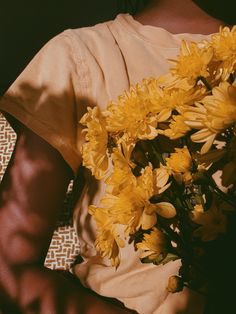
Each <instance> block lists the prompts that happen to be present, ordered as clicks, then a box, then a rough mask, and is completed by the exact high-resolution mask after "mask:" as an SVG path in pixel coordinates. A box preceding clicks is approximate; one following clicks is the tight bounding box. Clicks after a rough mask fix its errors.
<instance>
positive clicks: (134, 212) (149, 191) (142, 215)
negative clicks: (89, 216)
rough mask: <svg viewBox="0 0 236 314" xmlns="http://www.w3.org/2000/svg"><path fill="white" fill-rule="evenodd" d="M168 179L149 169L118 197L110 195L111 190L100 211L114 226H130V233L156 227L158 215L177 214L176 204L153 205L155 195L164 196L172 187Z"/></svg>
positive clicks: (168, 215) (104, 198)
mask: <svg viewBox="0 0 236 314" xmlns="http://www.w3.org/2000/svg"><path fill="white" fill-rule="evenodd" d="M134 178H135V181H134V180H133V179H134ZM167 180H168V178H166V176H165V175H164V174H163V173H162V174H161V173H156V172H153V170H152V169H151V167H146V168H145V169H144V171H143V174H142V175H141V176H139V177H138V178H136V177H133V178H132V180H130V182H129V184H128V185H127V186H126V187H124V188H123V189H122V190H121V191H120V193H117V194H115V195H114V194H112V193H110V191H112V189H109V188H108V191H107V193H106V194H105V196H104V197H103V198H102V199H101V202H100V206H101V207H100V210H101V212H103V211H105V212H106V215H107V217H110V219H111V221H112V222H113V223H114V224H119V225H124V226H126V234H133V233H135V232H136V231H137V230H138V229H139V228H140V227H141V228H142V229H144V230H147V229H150V228H152V227H153V226H154V225H155V224H156V222H157V215H160V216H162V217H165V218H172V217H174V216H175V215H176V210H175V208H174V206H173V205H172V204H170V203H168V202H160V203H157V204H152V203H151V202H150V198H151V197H152V196H153V195H154V194H156V193H158V192H159V193H161V192H163V191H164V189H165V188H168V187H169V185H168V184H166V182H167ZM161 185H162V186H161ZM102 208H103V210H102ZM98 213H99V211H98Z"/></svg>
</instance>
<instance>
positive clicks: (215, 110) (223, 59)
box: [81, 26, 236, 292]
mask: <svg viewBox="0 0 236 314" xmlns="http://www.w3.org/2000/svg"><path fill="white" fill-rule="evenodd" d="M170 62H171V63H172V68H171V69H170V72H169V73H168V74H167V75H165V76H162V77H158V78H150V79H144V80H143V81H142V83H141V84H137V85H135V86H132V87H131V88H130V90H129V91H126V92H124V94H123V95H121V96H120V97H119V98H118V100H117V101H116V102H113V101H112V102H110V103H109V104H108V106H107V109H106V110H105V111H103V112H101V111H100V110H99V108H98V107H94V108H88V111H87V113H86V114H85V115H84V116H83V118H82V119H81V123H82V124H83V125H84V126H85V127H86V128H85V132H86V136H85V143H84V145H83V148H82V155H83V165H84V166H85V167H87V168H88V169H90V170H91V172H92V174H93V175H94V176H95V177H96V178H97V179H98V180H105V183H106V192H105V195H104V196H103V197H102V199H101V201H100V205H99V207H98V206H94V205H91V206H90V207H89V212H90V213H91V215H92V216H93V217H94V219H95V221H96V224H97V239H96V243H95V245H96V248H97V249H98V250H99V252H100V253H101V255H102V256H103V257H106V258H109V259H110V260H111V263H112V265H113V266H115V267H118V266H119V263H120V258H119V252H120V250H122V247H124V246H125V245H133V246H134V249H135V250H139V251H140V260H141V261H142V262H144V263H154V264H156V265H159V264H164V263H168V262H170V261H173V260H176V259H180V260H181V265H182V266H181V267H180V269H179V273H178V275H176V276H172V277H171V278H170V279H169V283H168V284H167V286H168V290H169V291H171V292H176V291H180V290H181V289H183V286H185V285H186V286H189V287H190V288H193V289H199V290H200V289H202V288H203V287H204V286H205V284H206V283H207V280H208V278H207V275H208V274H207V273H208V269H209V267H210V265H211V262H212V260H211V259H210V262H209V258H211V254H213V255H212V256H215V255H214V251H215V250H216V248H217V250H220V248H219V246H218V244H219V242H217V241H218V239H221V240H220V241H221V242H220V243H221V245H222V243H224V241H223V242H222V239H224V240H225V241H226V242H227V235H228V234H230V232H231V231H230V230H231V229H232V228H233V226H235V213H236V211H235V210H236V189H235V187H236V26H234V27H233V28H232V29H229V28H228V27H225V28H221V29H220V31H219V33H216V34H214V35H212V37H211V39H210V40H209V41H202V42H200V43H195V42H191V43H187V42H185V41H183V42H182V46H181V50H180V54H179V55H178V56H177V58H176V60H170Z"/></svg>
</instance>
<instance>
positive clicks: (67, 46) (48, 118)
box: [0, 31, 81, 173]
mask: <svg viewBox="0 0 236 314" xmlns="http://www.w3.org/2000/svg"><path fill="white" fill-rule="evenodd" d="M67 32H68V31H66V32H63V33H61V34H59V35H58V36H56V37H54V38H53V39H51V40H50V41H49V42H48V43H47V44H46V45H45V46H44V47H43V48H42V49H41V50H40V51H39V52H38V53H37V55H36V56H35V57H34V58H33V60H32V61H31V62H30V63H29V65H28V66H27V67H26V68H25V70H24V71H23V72H22V73H21V74H20V76H19V77H18V78H17V79H16V81H15V82H14V83H13V84H12V86H11V87H10V88H9V90H8V91H7V92H6V94H5V95H4V96H3V97H2V99H1V100H0V110H1V111H3V113H4V112H6V113H9V114H10V115H12V116H13V117H15V118H16V119H17V120H19V121H20V122H21V123H23V124H24V125H26V126H27V127H28V128H30V129H31V130H32V131H33V132H34V133H36V134H37V135H39V136H41V137H42V138H43V139H45V140H46V141H47V142H48V143H49V144H51V145H52V146H53V147H54V148H56V149H57V150H58V151H59V152H60V153H61V155H62V157H63V158H64V159H65V161H66V162H67V163H68V164H69V165H70V167H71V168H72V170H73V171H74V173H76V172H77V170H78V167H79V165H80V163H81V154H80V149H79V147H78V143H77V140H78V121H77V120H78V119H77V117H78V108H77V104H76V96H75V95H76V93H75V88H77V89H79V88H80V87H79V82H78V71H79V70H78V69H77V62H76V61H75V56H74V52H73V49H72V43H71V38H70V37H69V36H68V34H67ZM75 85H76V86H75Z"/></svg>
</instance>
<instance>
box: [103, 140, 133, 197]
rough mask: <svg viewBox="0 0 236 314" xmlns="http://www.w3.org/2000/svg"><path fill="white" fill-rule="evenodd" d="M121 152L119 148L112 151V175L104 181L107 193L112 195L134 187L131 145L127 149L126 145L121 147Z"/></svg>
mask: <svg viewBox="0 0 236 314" xmlns="http://www.w3.org/2000/svg"><path fill="white" fill-rule="evenodd" d="M121 147H122V152H121V150H120V148H116V149H114V150H113V153H112V155H111V158H112V162H113V171H112V174H111V175H110V176H109V177H108V178H107V179H106V184H107V191H109V192H110V193H112V194H113V195H116V194H118V193H119V192H120V191H121V190H123V189H124V188H125V187H126V186H128V185H130V184H131V185H134V184H135V182H136V178H135V176H134V175H133V173H132V168H134V165H133V163H132V162H131V160H130V156H131V153H132V148H133V145H132V146H130V147H129V148H127V145H124V143H123V145H122V146H121Z"/></svg>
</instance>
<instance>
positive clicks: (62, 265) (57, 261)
mask: <svg viewBox="0 0 236 314" xmlns="http://www.w3.org/2000/svg"><path fill="white" fill-rule="evenodd" d="M15 141H16V134H15V132H14V131H13V130H12V128H11V126H10V125H9V123H8V122H7V121H6V120H5V118H4V117H3V115H1V114H0V179H2V177H3V174H4V172H5V170H6V167H7V164H8V162H9V160H10V158H11V154H12V152H13V149H14V145H15ZM71 190H72V182H71V184H70V185H69V188H68V195H67V198H66V200H65V202H64V208H63V210H62V213H61V217H60V219H59V221H58V223H57V229H56V230H55V232H54V235H53V238H52V241H51V245H50V248H49V251H48V254H47V257H46V260H45V266H47V267H48V268H51V269H63V270H68V269H69V268H70V266H71V264H73V262H74V260H75V258H76V256H77V255H78V254H79V241H78V238H77V235H76V233H75V230H74V227H73V225H72V212H71V207H70V199H71Z"/></svg>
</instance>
